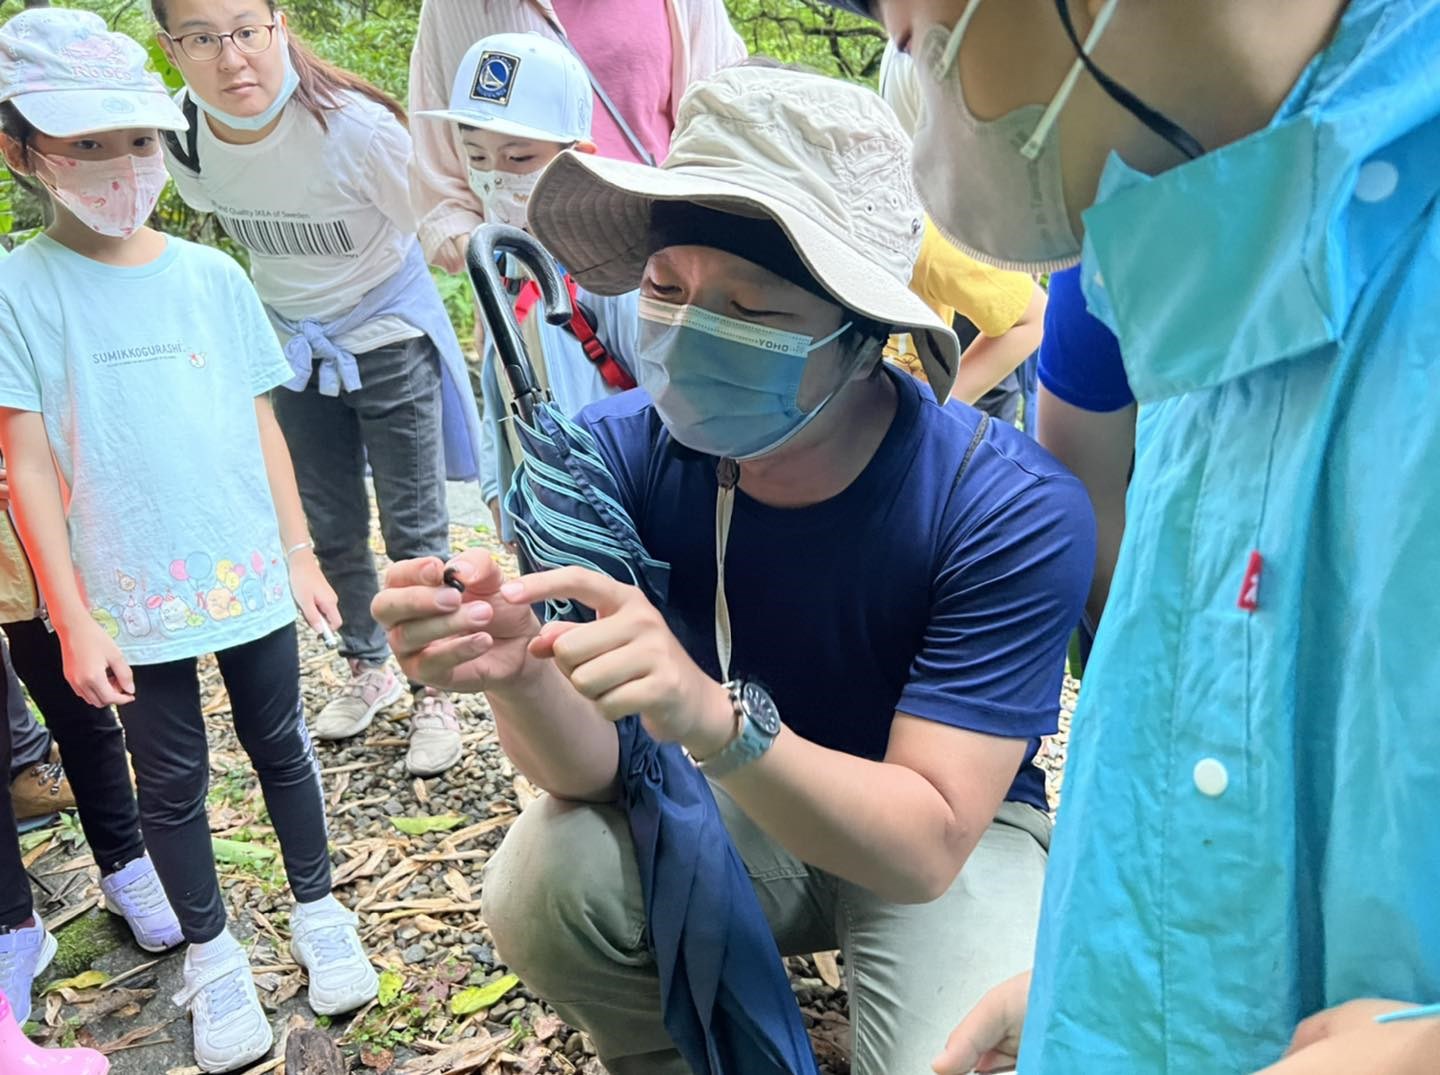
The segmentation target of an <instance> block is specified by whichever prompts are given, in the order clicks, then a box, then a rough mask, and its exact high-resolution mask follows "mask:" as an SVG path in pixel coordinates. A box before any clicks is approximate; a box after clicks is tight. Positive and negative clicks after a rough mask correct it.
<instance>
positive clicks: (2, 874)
mask: <svg viewBox="0 0 1440 1075" xmlns="http://www.w3.org/2000/svg"><path fill="white" fill-rule="evenodd" d="M9 680H10V677H9V676H0V711H3V709H4V707H5V704H6V703H7V702H8V701H9V699H10V682H9ZM9 772H10V722H9V721H8V720H0V773H9ZM8 792H9V789H8V788H7V789H6V794H4V795H0V928H5V929H9V928H11V927H13V926H18V925H19V924H20V923H21V922H24V921H25V920H26V919H27V918H29V917H30V915H31V913H32V911H33V910H34V907H33V906H32V905H31V902H30V881H29V879H28V878H26V876H25V866H24V864H23V863H22V862H21V861H20V836H19V834H17V833H16V832H15V809H14V807H12V806H11V805H10V795H9V794H8Z"/></svg>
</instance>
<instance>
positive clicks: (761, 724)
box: [741, 683, 780, 738]
mask: <svg viewBox="0 0 1440 1075" xmlns="http://www.w3.org/2000/svg"><path fill="white" fill-rule="evenodd" d="M741 701H742V703H743V704H744V706H745V714H746V716H748V717H749V718H750V719H751V720H753V721H754V722H755V726H756V727H757V728H759V729H760V730H761V731H762V732H764V733H765V734H766V735H768V736H771V737H772V738H773V737H774V736H777V735H779V734H780V710H778V709H776V708H775V703H774V702H773V701H771V699H770V695H768V694H766V693H765V688H763V687H760V686H757V685H756V684H754V683H747V684H745V692H744V694H743V696H742V698H741Z"/></svg>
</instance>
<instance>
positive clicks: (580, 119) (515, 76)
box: [415, 33, 595, 143]
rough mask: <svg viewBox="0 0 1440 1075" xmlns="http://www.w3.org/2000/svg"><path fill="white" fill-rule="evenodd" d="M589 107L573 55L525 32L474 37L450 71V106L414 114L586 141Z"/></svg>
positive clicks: (590, 97) (591, 99) (584, 79)
mask: <svg viewBox="0 0 1440 1075" xmlns="http://www.w3.org/2000/svg"><path fill="white" fill-rule="evenodd" d="M594 111H595V94H594V93H593V92H592V91H591V89H590V79H589V77H588V76H587V75H586V73H585V68H584V66H583V65H582V64H581V63H580V61H579V60H578V59H576V58H575V55H574V54H573V53H572V52H571V51H570V50H569V49H567V48H566V47H565V46H564V45H562V44H560V43H559V42H558V41H552V40H550V39H549V38H548V37H543V36H541V35H540V34H536V33H525V34H491V35H490V36H489V37H484V38H481V39H480V40H479V41H477V42H475V44H473V45H471V46H470V49H469V51H467V52H466V53H465V56H464V58H463V59H462V60H461V61H460V67H459V70H457V71H456V72H455V82H454V85H453V86H452V87H451V90H450V107H449V108H443V109H432V110H430V111H425V112H416V113H415V115H417V116H425V117H428V118H430V119H446V120H451V121H452V122H455V123H463V124H465V125H466V126H469V127H478V128H480V129H481V130H483V131H494V132H496V133H497V134H508V135H513V136H514V137H516V138H532V139H538V140H540V141H544V142H563V143H570V142H586V143H588V142H589V141H590V121H591V119H592V118H593V113H594Z"/></svg>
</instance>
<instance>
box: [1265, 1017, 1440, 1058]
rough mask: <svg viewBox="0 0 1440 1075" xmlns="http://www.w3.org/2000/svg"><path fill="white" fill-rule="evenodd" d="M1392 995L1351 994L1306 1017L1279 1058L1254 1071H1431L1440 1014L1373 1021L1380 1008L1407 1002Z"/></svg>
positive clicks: (1438, 1049) (1439, 1046) (1439, 1048)
mask: <svg viewBox="0 0 1440 1075" xmlns="http://www.w3.org/2000/svg"><path fill="white" fill-rule="evenodd" d="M1413 1006H1414V1005H1411V1004H1402V1003H1401V1002H1400V1001H1396V1000H1372V999H1366V1000H1352V1001H1350V1002H1349V1003H1348V1004H1341V1005H1339V1006H1338V1007H1335V1008H1329V1009H1326V1010H1325V1011H1323V1012H1319V1013H1318V1014H1316V1015H1312V1016H1311V1017H1310V1018H1309V1019H1306V1020H1305V1021H1304V1022H1303V1023H1301V1024H1300V1025H1299V1026H1298V1027H1296V1029H1295V1036H1294V1037H1293V1038H1292V1039H1291V1041H1290V1048H1289V1049H1288V1050H1286V1053H1285V1059H1283V1060H1281V1061H1280V1063H1278V1064H1275V1065H1274V1066H1272V1067H1268V1068H1266V1069H1265V1070H1264V1071H1263V1072H1261V1073H1260V1075H1349V1073H1350V1072H1356V1071H1363V1072H1365V1073H1366V1075H1433V1073H1434V1072H1435V1070H1436V1056H1437V1054H1440V1019H1416V1020H1414V1021H1413V1022H1399V1023H1377V1022H1375V1017H1376V1016H1377V1015H1383V1014H1385V1013H1386V1012H1393V1011H1399V1010H1402V1009H1405V1008H1410V1007H1413Z"/></svg>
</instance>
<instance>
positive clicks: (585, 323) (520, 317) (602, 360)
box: [515, 273, 635, 392]
mask: <svg viewBox="0 0 1440 1075" xmlns="http://www.w3.org/2000/svg"><path fill="white" fill-rule="evenodd" d="M565 286H566V288H568V289H569V291H570V306H571V307H572V308H573V309H574V311H575V313H574V316H572V317H571V318H570V323H569V324H568V325H566V326H565V327H566V328H568V329H569V330H570V334H571V335H572V336H574V337H575V338H576V339H577V340H579V341H580V349H581V350H582V351H584V352H585V357H586V358H588V359H589V360H590V361H591V362H592V363H593V364H594V366H595V368H596V369H597V370H599V371H600V376H601V378H602V379H603V380H604V381H605V383H606V384H608V385H609V386H610V387H611V388H614V389H616V390H617V391H621V392H623V391H625V390H626V389H629V388H634V387H635V379H634V378H633V377H631V376H630V374H629V373H628V372H626V369H625V367H624V366H622V365H620V363H619V362H617V361H615V356H613V355H612V354H611V353H610V352H609V350H607V349H606V347H605V345H604V344H603V343H601V342H600V337H599V336H597V335H596V334H595V326H594V325H592V324H590V321H589V319H588V318H587V317H586V316H585V311H584V310H583V309H582V308H581V306H580V301H579V299H577V298H576V288H575V280H574V278H573V277H571V276H570V275H569V274H568V273H567V274H566V276H565ZM539 301H540V285H539V284H537V283H536V282H535V281H534V280H527V281H525V283H524V285H523V286H522V287H521V288H520V294H519V295H518V296H517V297H516V299H515V320H517V321H521V322H523V321H524V320H525V319H526V318H527V317H529V316H530V312H531V311H532V310H534V309H535V305H536V303H538V302H539Z"/></svg>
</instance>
